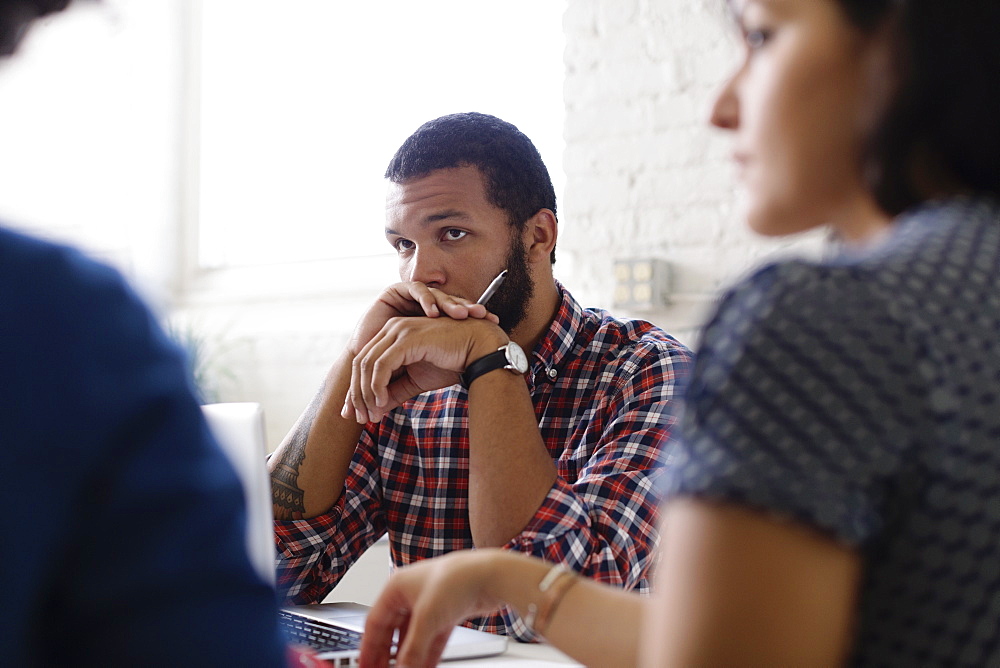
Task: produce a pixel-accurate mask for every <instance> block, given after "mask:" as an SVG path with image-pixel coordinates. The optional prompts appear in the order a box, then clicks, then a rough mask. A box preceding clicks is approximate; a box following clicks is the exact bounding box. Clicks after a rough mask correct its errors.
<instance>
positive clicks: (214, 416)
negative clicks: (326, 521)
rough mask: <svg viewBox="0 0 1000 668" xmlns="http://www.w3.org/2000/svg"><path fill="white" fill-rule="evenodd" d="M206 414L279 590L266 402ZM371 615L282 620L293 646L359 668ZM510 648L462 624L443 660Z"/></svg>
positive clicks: (358, 608)
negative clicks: (239, 486) (230, 465)
mask: <svg viewBox="0 0 1000 668" xmlns="http://www.w3.org/2000/svg"><path fill="white" fill-rule="evenodd" d="M202 412H203V413H204V415H205V419H206V420H207V421H208V424H209V426H210V427H211V429H212V433H213V434H214V435H215V437H216V440H218V441H219V444H220V445H221V446H222V450H223V451H224V452H225V453H226V455H227V456H228V457H229V458H230V460H232V463H233V467H234V468H235V469H236V473H237V475H238V476H239V478H240V481H241V482H242V483H243V491H244V494H245V495H246V506H247V536H246V541H247V553H248V554H249V556H250V561H251V563H252V564H253V566H254V568H256V569H257V571H258V572H259V573H260V574H261V577H262V578H263V579H264V580H265V581H266V582H269V583H270V584H271V585H272V586H273V585H274V583H275V555H274V527H273V517H274V516H273V514H272V513H273V509H272V506H271V484H270V478H269V476H268V474H267V467H266V465H265V461H266V460H265V458H266V455H267V444H266V439H265V437H264V412H263V410H262V408H261V406H260V404H258V403H253V402H242V403H219V404H207V405H205V406H202ZM367 611H368V608H367V606H364V605H360V604H358V603H351V602H344V603H320V604H316V605H296V606H287V607H284V608H282V609H281V610H280V612H279V617H280V621H281V624H282V626H283V627H284V629H285V633H286V635H287V636H288V638H289V641H290V642H293V643H298V644H305V645H308V646H310V647H312V648H313V649H314V650H316V652H317V653H318V655H319V657H320V658H322V659H325V660H328V661H331V662H332V663H333V665H336V666H356V665H358V647H360V642H361V633H362V632H363V631H364V627H365V616H366V614H367ZM506 649H507V638H506V637H505V636H498V635H493V634H492V633H485V632H483V631H476V630H473V629H467V628H465V627H463V626H456V627H455V630H454V631H452V634H451V638H449V640H448V644H447V646H446V647H445V650H444V653H443V655H442V659H443V660H445V661H447V660H449V659H471V658H478V657H484V656H495V655H497V654H502V653H503V652H504V651H506Z"/></svg>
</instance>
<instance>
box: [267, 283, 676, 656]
mask: <svg viewBox="0 0 1000 668" xmlns="http://www.w3.org/2000/svg"><path fill="white" fill-rule="evenodd" d="M558 287H559V289H560V291H561V294H562V304H561V306H560V308H559V312H558V313H557V315H556V317H555V319H554V320H553V322H552V325H551V327H550V329H549V332H548V334H546V336H545V337H544V338H543V339H542V340H541V341H540V342H539V344H538V345H537V347H536V348H535V350H534V351H533V354H532V360H531V362H532V364H531V368H530V369H529V372H528V374H527V375H526V380H527V384H528V389H529V391H530V393H531V398H532V402H533V404H534V407H535V414H536V415H537V416H538V428H539V430H540V432H541V435H542V438H543V440H544V441H545V444H546V446H547V447H548V450H549V452H550V453H551V455H552V459H553V460H554V461H555V463H556V466H557V470H558V474H559V475H558V477H557V479H556V481H555V483H554V484H553V486H552V489H551V490H550V491H549V493H548V495H547V496H546V498H545V500H544V501H543V502H542V505H541V507H539V509H538V511H537V512H536V513H535V516H534V518H532V519H531V520H530V521H529V522H528V524H527V526H525V527H524V530H523V531H522V532H521V533H520V534H518V535H517V536H515V537H514V538H513V539H512V540H511V541H510V543H508V545H507V548H508V549H511V550H517V551H520V552H524V553H526V554H531V555H534V556H537V557H541V558H543V559H545V560H547V561H551V562H562V563H565V564H567V565H568V566H570V567H571V568H573V569H574V570H576V571H579V572H580V573H582V574H584V575H587V576H590V577H592V578H594V579H595V580H599V581H602V582H606V583H609V584H613V585H616V586H619V587H622V588H625V589H636V590H638V591H640V592H643V593H645V592H648V589H649V582H648V579H647V577H648V575H649V569H650V566H651V564H652V561H653V552H654V549H655V547H656V543H657V541H658V538H659V537H658V533H657V528H656V520H657V502H658V498H657V494H656V489H655V488H656V478H657V477H658V472H659V464H660V463H661V459H662V458H663V457H662V454H663V451H664V449H665V448H666V447H667V444H668V443H669V442H670V440H671V438H672V437H671V432H672V428H673V426H674V422H675V419H676V416H675V409H676V407H677V405H678V404H679V400H680V396H681V393H682V389H683V387H682V386H683V384H684V381H685V380H686V378H687V376H688V372H689V370H690V366H691V361H692V356H691V353H690V352H689V351H688V350H687V349H686V348H685V347H684V346H682V345H681V344H680V343H679V342H677V341H676V340H675V339H673V338H672V337H670V336H668V335H667V334H666V333H665V332H663V331H662V330H660V329H658V328H656V327H654V326H653V325H651V324H649V323H647V322H643V321H640V320H617V319H615V318H612V317H611V316H610V315H609V314H608V313H606V312H604V311H598V310H591V309H586V310H585V309H583V308H581V307H580V305H579V304H578V303H577V302H576V300H574V299H573V297H572V296H571V295H570V294H569V292H568V291H566V290H565V288H563V287H562V286H561V285H559V286H558ZM468 452H469V431H468V393H467V391H466V390H465V388H463V387H461V386H460V385H453V386H451V387H447V388H443V389H440V390H435V391H433V392H427V393H424V394H421V395H419V396H417V397H414V398H413V399H411V400H410V401H408V402H406V404H404V405H403V406H401V407H400V408H398V409H396V410H395V411H394V412H393V413H391V414H390V415H388V416H386V417H385V418H384V419H383V420H382V421H381V422H380V423H378V424H375V423H370V424H368V425H367V426H366V428H365V430H364V432H363V433H362V436H361V440H360V441H359V443H358V447H357V450H356V452H355V454H354V459H353V461H352V462H351V467H350V471H349V473H348V476H347V481H346V486H345V492H344V494H342V495H341V497H340V499H339V500H338V501H337V503H336V504H335V505H334V507H333V508H332V509H331V510H330V511H329V512H328V513H326V514H324V515H320V516H317V517H312V518H309V519H306V520H293V521H277V522H275V530H276V539H277V543H278V550H279V557H278V583H279V589H280V590H281V591H283V592H286V595H287V597H288V598H289V600H291V601H292V602H294V603H317V602H319V601H321V600H322V599H323V598H324V597H325V596H326V595H327V594H328V593H329V592H330V590H331V589H332V588H333V587H334V585H336V583H337V581H338V580H339V579H340V578H341V577H342V576H343V574H344V573H345V572H346V571H347V569H348V568H349V567H350V566H351V564H352V563H354V561H356V560H357V558H358V557H359V556H361V554H362V553H363V552H364V551H365V550H366V549H367V548H368V547H369V546H370V545H371V544H372V543H374V542H375V541H376V540H378V539H379V538H380V537H381V536H382V535H383V534H384V533H386V532H388V534H389V541H390V549H391V553H392V561H393V563H394V564H396V565H397V566H398V565H403V564H408V563H411V562H414V561H419V560H421V559H428V558H430V557H434V556H439V555H442V554H445V553H447V552H452V551H454V550H462V549H468V548H472V547H473V542H472V533H471V529H470V527H469V513H468V497H467V492H466V490H467V489H468V486H469V455H468ZM470 625H472V626H474V627H476V628H480V629H483V630H486V631H491V632H493V633H503V634H508V635H513V636H515V637H517V638H519V639H525V640H530V639H532V636H531V634H530V633H529V632H528V631H527V629H526V627H525V625H524V624H523V623H522V622H521V620H520V619H518V618H517V616H516V615H515V614H514V613H513V612H512V611H511V610H510V609H506V610H503V611H501V612H498V613H495V614H494V615H491V616H489V617H485V618H482V619H479V620H475V621H474V622H473V623H472V624H470Z"/></svg>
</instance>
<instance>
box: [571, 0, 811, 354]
mask: <svg viewBox="0 0 1000 668" xmlns="http://www.w3.org/2000/svg"><path fill="white" fill-rule="evenodd" d="M724 5H725V3H724V0H569V6H568V10H567V12H566V17H565V20H564V22H563V26H564V29H565V31H566V54H565V59H566V82H565V86H564V93H565V103H566V130H565V136H566V144H567V147H566V154H565V158H564V164H565V169H566V191H565V195H564V201H563V203H562V209H561V212H562V213H561V219H562V231H561V243H560V247H559V250H558V253H559V254H560V257H561V258H565V259H566V261H567V262H566V264H568V265H569V268H568V269H566V270H565V272H564V271H563V270H562V268H561V267H560V265H558V264H557V268H558V270H557V273H559V275H560V278H562V279H563V280H564V282H566V283H567V285H568V286H569V287H571V288H572V289H573V290H574V292H575V293H576V294H577V295H578V297H580V298H581V300H582V301H584V302H585V303H586V304H599V305H603V306H610V304H611V299H612V295H613V283H612V282H611V280H609V276H610V272H611V267H612V261H613V260H614V259H615V258H626V257H643V256H652V257H657V258H661V259H664V260H666V261H668V262H669V264H670V265H671V270H672V277H673V278H672V290H671V303H670V305H669V306H667V307H665V308H663V309H660V310H657V311H655V312H652V313H638V314H633V315H636V316H638V317H644V318H646V319H649V320H652V321H653V322H655V323H657V324H659V325H660V326H662V327H663V328H664V329H666V330H668V331H669V332H671V333H673V334H674V335H675V336H677V337H678V338H680V339H682V340H683V341H685V342H688V343H692V344H693V342H694V340H695V338H696V330H697V327H698V326H699V325H700V323H701V322H702V321H703V319H704V317H705V314H706V311H707V309H708V308H710V306H711V302H712V300H713V299H714V297H715V296H716V295H717V294H718V291H719V289H720V287H722V286H724V285H726V284H728V283H730V282H731V281H732V280H734V278H735V277H737V276H738V275H739V274H740V273H742V272H743V271H745V270H746V269H747V268H748V267H749V266H751V265H752V264H753V263H754V261H755V260H757V259H759V258H761V257H762V256H764V255H766V254H767V253H770V252H773V251H774V250H775V249H777V248H782V247H785V246H788V242H774V241H770V242H765V241H763V240H761V239H756V238H753V237H752V235H751V233H750V232H748V231H747V230H746V229H745V228H744V226H743V225H742V224H741V222H740V220H739V218H738V214H737V211H738V207H737V202H736V198H737V195H736V190H735V187H734V185H735V184H734V181H733V178H732V177H733V170H732V168H731V166H730V165H729V162H728V157H727V156H728V153H729V150H730V149H729V142H728V139H727V137H725V136H724V133H721V132H719V131H716V130H712V129H710V128H709V126H708V124H707V119H708V115H709V109H710V106H711V102H712V99H713V96H714V94H715V92H716V90H718V88H719V86H720V85H721V83H722V82H723V81H724V79H725V76H726V75H727V74H728V72H729V71H730V68H731V67H732V66H733V65H734V64H735V63H736V62H737V58H738V56H739V45H738V44H737V42H736V40H735V39H734V38H733V30H732V27H731V24H730V22H729V18H728V17H727V16H726V10H725V8H724ZM815 239H816V238H815V237H814V238H813V239H811V240H800V241H798V242H797V245H799V246H803V245H808V246H810V247H811V248H815V247H816V241H815Z"/></svg>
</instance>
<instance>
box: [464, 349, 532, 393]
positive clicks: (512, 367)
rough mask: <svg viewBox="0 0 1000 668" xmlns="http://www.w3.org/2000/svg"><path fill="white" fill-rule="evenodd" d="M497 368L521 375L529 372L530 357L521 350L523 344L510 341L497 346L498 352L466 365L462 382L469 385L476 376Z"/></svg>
mask: <svg viewBox="0 0 1000 668" xmlns="http://www.w3.org/2000/svg"><path fill="white" fill-rule="evenodd" d="M497 369H507V370H508V371H510V372H512V373H517V374H521V375H524V374H525V373H527V372H528V358H527V357H526V356H525V355H524V351H523V350H521V346H519V345H517V344H516V343H514V342H513V341H510V342H508V343H507V344H505V345H502V346H500V347H499V348H497V350H496V352H494V353H490V354H488V355H483V356H482V357H480V358H479V359H477V360H476V361H475V362H473V363H472V364H470V365H469V366H467V367H465V373H463V374H462V384H463V385H465V386H466V387H469V386H470V385H472V381H474V380H475V379H476V378H479V377H480V376H482V375H483V374H484V373H489V372H490V371H495V370H497Z"/></svg>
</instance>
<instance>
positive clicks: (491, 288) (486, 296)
mask: <svg viewBox="0 0 1000 668" xmlns="http://www.w3.org/2000/svg"><path fill="white" fill-rule="evenodd" d="M505 278H507V270H506V269H504V270H503V271H501V272H500V274H499V275H498V276H497V277H496V278H494V279H493V282H492V283H490V284H489V285H488V286H487V287H486V292H484V293H483V296H482V297H480V298H479V299H478V300H476V303H477V304H483V305H484V306H485V305H486V302H488V301H489V300H490V298H491V297H493V295H494V294H495V293H496V291H497V289H498V288H499V287H500V285H501V284H502V283H503V280H504V279H505Z"/></svg>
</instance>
